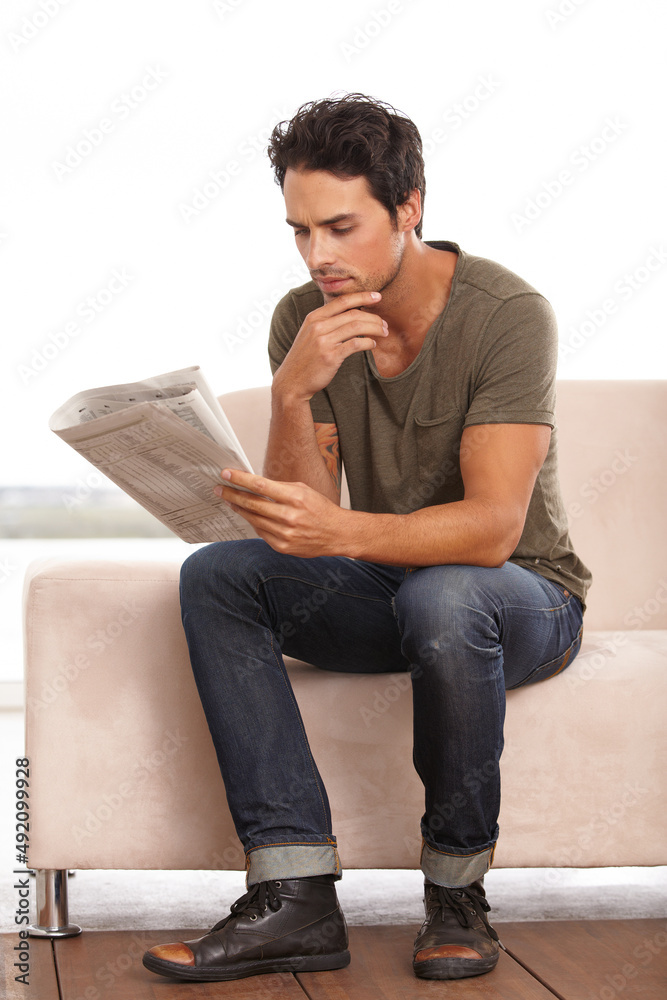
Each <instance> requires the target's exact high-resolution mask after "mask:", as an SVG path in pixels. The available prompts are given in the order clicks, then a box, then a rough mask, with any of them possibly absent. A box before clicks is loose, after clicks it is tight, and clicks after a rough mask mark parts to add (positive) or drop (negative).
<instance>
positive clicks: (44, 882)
mask: <svg viewBox="0 0 667 1000" xmlns="http://www.w3.org/2000/svg"><path fill="white" fill-rule="evenodd" d="M35 888H36V896H37V921H36V923H34V924H30V926H29V927H28V931H29V933H30V935H31V936H32V937H49V938H61V937H73V936H74V935H75V934H80V933H81V928H80V927H79V925H78V924H70V923H68V920H69V913H68V900H67V869H66V868H64V869H63V868H38V869H37V870H36V871H35Z"/></svg>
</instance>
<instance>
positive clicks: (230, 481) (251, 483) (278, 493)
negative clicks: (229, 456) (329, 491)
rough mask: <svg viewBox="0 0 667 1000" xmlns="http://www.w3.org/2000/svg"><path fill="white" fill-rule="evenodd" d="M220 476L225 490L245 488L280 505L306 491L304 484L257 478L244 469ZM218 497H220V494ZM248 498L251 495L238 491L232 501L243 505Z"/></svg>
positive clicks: (229, 470)
mask: <svg viewBox="0 0 667 1000" xmlns="http://www.w3.org/2000/svg"><path fill="white" fill-rule="evenodd" d="M220 475H221V478H222V479H223V480H224V485H223V487H222V488H223V490H224V487H225V486H231V487H233V486H245V487H246V489H249V490H252V492H253V493H254V494H259V499H261V498H266V497H268V498H269V500H274V501H277V502H278V503H280V502H281V501H282V502H285V503H288V502H289V501H290V500H292V499H293V497H294V493H295V491H296V490H303V489H304V485H303V483H281V482H280V481H279V480H278V479H267V478H266V476H256V475H254V474H253V473H252V472H244V471H243V470H242V469H223V470H222V472H221V474H220ZM306 488H307V487H306ZM218 489H220V487H216V492H217V491H218ZM218 496H220V494H219V493H218ZM248 497H250V494H248V493H241V491H239V490H236V491H234V494H233V496H232V497H231V498H230V499H231V501H232V502H233V503H242V502H243V501H244V500H245V499H246V498H248ZM255 499H257V497H255Z"/></svg>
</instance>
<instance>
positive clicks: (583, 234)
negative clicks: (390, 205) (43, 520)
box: [0, 0, 667, 484]
mask: <svg viewBox="0 0 667 1000" xmlns="http://www.w3.org/2000/svg"><path fill="white" fill-rule="evenodd" d="M666 36H667V5H665V4H664V0H635V2H634V3H632V4H628V3H627V2H622V0H503V2H498V0H468V2H466V3H447V2H442V0H374V2H365V3H364V2H362V3H359V2H356V0H338V2H337V3H335V4H333V5H321V6H320V5H316V4H313V3H312V2H311V0H291V2H289V0H284V2H272V0H189V2H187V0H181V2H177V0H94V2H93V0H89V2H87V3H86V2H84V0H68V2H63V0H4V2H3V3H2V5H1V7H0V45H1V47H2V59H1V61H0V82H1V87H2V89H1V93H2V121H1V122H0V126H1V127H0V136H1V141H2V145H3V154H2V159H1V163H0V170H1V171H2V183H1V184H0V198H1V204H0V271H1V273H2V279H3V281H2V288H3V290H2V295H1V296H0V313H1V329H2V345H3V347H2V349H3V352H4V356H5V364H4V379H3V388H4V394H5V398H6V399H7V400H8V402H9V407H5V409H4V411H3V412H4V416H5V419H8V420H9V422H10V424H11V433H10V434H9V435H3V437H5V447H4V449H3V456H4V457H3V470H2V479H3V481H4V482H5V483H12V484H20V483H58V484H63V483H67V482H73V481H75V480H76V479H77V477H79V476H81V475H82V473H89V472H90V467H89V466H87V464H86V463H84V462H83V460H79V459H78V457H77V456H76V455H75V454H74V452H71V450H70V449H68V448H67V447H66V446H65V445H64V444H63V443H62V442H61V441H59V440H58V439H57V438H56V437H55V436H54V435H52V434H50V432H49V431H48V429H47V420H48V416H49V415H50V413H51V412H52V410H54V409H55V408H56V406H58V405H59V404H60V403H61V402H63V401H64V399H65V398H67V397H68V396H70V395H71V394H73V393H74V392H76V391H78V390H80V389H82V388H87V387H89V386H96V385H103V384H107V383H111V382H115V381H126V380H130V379H135V378H141V377H145V376H148V375H151V374H154V373H156V372H159V371H168V370H171V369H173V368H177V367H181V366H185V365H189V364H200V365H201V366H202V367H203V369H204V370H205V372H206V374H207V376H208V378H209V380H210V381H211V383H212V385H213V387H214V388H215V389H216V390H217V391H218V392H224V391H228V390H231V389H236V388H241V387H244V386H250V385H259V384H264V383H267V382H268V381H269V377H270V375H269V366H268V362H267V359H266V337H267V331H268V322H269V316H270V312H271V310H272V307H273V305H274V304H275V302H276V301H277V299H278V297H279V296H280V295H281V294H283V293H284V292H285V291H286V290H287V289H288V288H289V287H291V286H294V285H296V284H300V283H301V282H302V281H304V280H307V273H306V271H305V269H304V268H303V265H302V263H301V260H300V258H299V257H298V255H297V253H296V250H295V248H294V243H293V236H292V234H291V230H289V229H288V227H287V226H286V225H285V222H284V206H283V201H282V196H281V194H280V189H279V188H278V187H277V186H276V185H275V183H274V181H273V174H272V171H271V169H270V165H269V162H268V159H267V157H266V154H265V152H264V149H265V145H266V140H267V137H268V133H269V131H270V129H271V127H272V126H273V125H274V124H275V122H276V121H277V120H280V119H282V118H285V117H289V116H291V114H292V113H293V112H294V111H295V110H296V108H297V107H298V106H299V105H300V104H301V103H303V102H304V101H306V100H310V99H313V98H318V97H324V96H327V95H330V94H332V93H333V92H341V91H348V90H355V91H362V92H365V93H369V94H372V95H374V96H376V97H379V98H382V99H383V100H387V101H389V102H391V103H392V104H394V105H395V106H396V107H398V108H399V109H401V110H402V111H405V112H406V113H408V114H409V115H410V116H411V117H412V118H413V119H414V120H415V121H416V123H417V125H418V126H419V128H420V130H421V132H422V136H423V138H424V142H425V149H426V160H427V196H426V201H425V221H424V237H425V238H426V239H452V240H455V241H456V242H458V243H459V244H460V245H461V246H462V247H463V248H464V249H466V250H467V251H469V252H470V253H472V254H478V255H481V256H486V257H491V258H493V259H495V260H498V261H500V262H501V263H503V264H505V265H506V266H508V267H510V268H511V269H513V270H514V271H516V272H517V273H519V274H520V275H522V276H523V277H524V278H526V279H527V280H528V281H530V282H531V283H532V284H533V285H535V286H536V287H537V288H538V289H539V290H540V291H541V292H543V293H544V294H545V295H546V296H547V297H548V298H549V299H550V301H551V302H552V304H553V305H554V308H555V309H556V313H557V315H558V317H559V322H560V329H561V342H562V346H561V364H560V376H561V377H563V378H605V379H607V378H665V377H667V351H666V350H665V346H664V337H665V320H664V300H665V284H666V277H667V266H665V265H666V264H667V219H666V215H665V199H664V193H663V192H664V188H665V176H667V165H666V157H665V114H664V102H665V86H664V40H665V37H666ZM9 437H11V439H12V440H11V441H10V440H8V438H9ZM14 442H15V443H14Z"/></svg>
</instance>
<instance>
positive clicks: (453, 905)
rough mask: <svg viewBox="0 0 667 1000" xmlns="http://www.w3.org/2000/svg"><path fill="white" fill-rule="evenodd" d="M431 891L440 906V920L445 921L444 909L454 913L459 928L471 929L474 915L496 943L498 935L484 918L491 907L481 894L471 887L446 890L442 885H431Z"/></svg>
mask: <svg viewBox="0 0 667 1000" xmlns="http://www.w3.org/2000/svg"><path fill="white" fill-rule="evenodd" d="M432 889H435V890H436V895H437V898H438V902H439V904H440V919H441V920H444V919H445V907H448V908H449V909H450V910H453V911H454V916H455V917H456V919H457V920H458V922H459V924H460V925H461V927H472V926H473V923H474V918H475V914H477V916H478V917H479V918H480V920H481V921H482V923H483V924H484V926H485V927H486V929H487V931H488V932H489V934H490V935H491V937H492V938H493V940H494V941H498V935H497V934H496V932H495V930H494V929H493V927H492V926H491V924H490V923H489V921H488V919H487V917H486V914H487V913H488V912H489V910H490V909H491V907H490V906H489V904H488V902H487V901H486V897H485V896H484V895H483V893H481V892H479V891H478V890H477V889H474V888H473V886H471V885H470V886H466V888H465V889H448V888H447V886H444V885H433V886H432ZM471 904H472V907H473V909H472V910H471V909H470V906H471Z"/></svg>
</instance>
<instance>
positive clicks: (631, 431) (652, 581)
mask: <svg viewBox="0 0 667 1000" xmlns="http://www.w3.org/2000/svg"><path fill="white" fill-rule="evenodd" d="M220 400H221V402H222V404H223V406H224V409H225V412H226V413H227V415H228V417H229V419H230V420H231V422H232V425H233V426H234V428H235V430H236V432H237V434H238V436H239V439H240V441H241V443H242V445H243V447H244V448H245V450H246V452H247V454H248V458H249V459H250V462H251V463H252V465H253V468H255V469H256V470H257V471H260V470H261V467H262V461H263V457H264V450H265V447H266V440H267V434H268V427H269V416H270V391H269V388H268V387H267V386H262V387H259V388H254V389H242V390H240V391H238V392H231V393H227V394H226V395H224V396H221V397H220ZM557 434H558V443H559V462H560V479H561V487H562V492H563V499H564V502H565V506H566V509H567V512H568V517H569V521H570V531H571V535H572V540H573V542H574V545H575V548H576V550H577V552H578V553H579V555H580V557H581V558H582V559H583V561H584V562H585V563H586V565H587V566H588V567H589V568H590V570H591V572H592V573H593V578H594V579H593V585H592V586H591V589H590V592H589V596H588V609H587V612H586V626H587V627H588V628H592V629H609V630H612V631H613V630H623V631H627V630H628V629H662V628H667V558H666V557H667V518H666V516H665V500H664V496H665V487H666V486H667V483H666V479H667V476H666V473H665V456H666V455H667V382H665V381H652V380H647V381H559V383H558V403H557Z"/></svg>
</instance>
